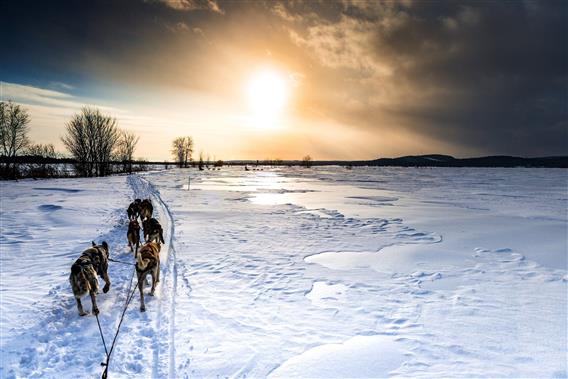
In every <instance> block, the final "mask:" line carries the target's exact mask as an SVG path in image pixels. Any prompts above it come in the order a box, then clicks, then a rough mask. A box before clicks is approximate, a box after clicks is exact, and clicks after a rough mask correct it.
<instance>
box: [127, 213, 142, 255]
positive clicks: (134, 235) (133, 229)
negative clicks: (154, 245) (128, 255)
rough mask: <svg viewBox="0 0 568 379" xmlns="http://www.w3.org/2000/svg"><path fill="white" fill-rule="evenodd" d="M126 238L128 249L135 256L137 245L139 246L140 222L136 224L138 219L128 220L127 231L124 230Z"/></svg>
mask: <svg viewBox="0 0 568 379" xmlns="http://www.w3.org/2000/svg"><path fill="white" fill-rule="evenodd" d="M126 238H127V239H128V246H130V251H131V252H133V253H134V255H135V256H136V254H138V246H140V224H138V221H136V220H132V221H130V223H129V224H128V232H126Z"/></svg>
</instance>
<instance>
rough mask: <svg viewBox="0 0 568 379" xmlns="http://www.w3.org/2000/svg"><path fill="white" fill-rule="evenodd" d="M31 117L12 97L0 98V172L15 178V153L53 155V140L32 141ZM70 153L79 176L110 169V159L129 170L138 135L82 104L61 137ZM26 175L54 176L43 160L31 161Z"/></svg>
mask: <svg viewBox="0 0 568 379" xmlns="http://www.w3.org/2000/svg"><path fill="white" fill-rule="evenodd" d="M30 121H31V117H30V115H29V112H28V111H27V109H25V108H23V107H22V106H20V105H19V104H15V103H13V102H11V101H7V102H4V101H3V102H0V150H1V151H0V155H1V156H2V162H3V163H2V165H1V166H0V176H2V177H5V178H6V177H8V178H17V177H19V176H20V175H21V173H20V172H19V171H18V165H17V163H16V157H17V156H19V155H27V156H32V157H35V158H37V161H38V162H42V161H43V162H45V159H56V158H61V157H62V156H61V155H59V154H57V153H56V151H55V147H54V146H53V145H52V144H47V145H43V144H33V143H32V142H31V140H30V138H29V123H30ZM61 140H62V142H63V144H64V145H65V147H66V148H67V150H68V151H69V153H70V154H71V156H72V158H73V162H74V169H75V172H76V174H77V175H79V176H87V177H92V176H105V175H109V174H111V173H112V172H113V170H111V165H112V163H116V162H118V163H119V164H120V165H122V169H121V171H122V172H132V169H133V165H132V163H133V160H134V152H135V151H136V146H137V144H138V141H139V137H138V136H136V135H135V134H134V133H132V132H130V131H127V130H123V129H120V128H119V127H118V124H117V121H116V119H115V118H113V117H111V116H109V115H105V114H103V113H101V111H100V110H99V109H96V108H91V107H84V108H82V109H81V110H80V112H79V113H77V114H75V115H73V116H72V118H71V120H70V121H69V122H68V123H67V124H66V125H65V135H64V136H63V137H62V138H61ZM29 171H30V172H28V175H29V176H33V177H37V176H57V174H56V173H54V172H52V171H54V170H53V166H50V165H48V164H46V163H38V164H32V165H31V167H30V170H29Z"/></svg>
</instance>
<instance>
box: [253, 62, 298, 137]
mask: <svg viewBox="0 0 568 379" xmlns="http://www.w3.org/2000/svg"><path fill="white" fill-rule="evenodd" d="M247 100H248V105H249V108H250V110H251V112H252V114H253V118H254V123H255V124H256V126H258V127H261V128H274V127H276V126H278V123H279V121H280V119H281V117H282V115H283V113H284V108H285V106H286V102H287V100H288V82H287V79H286V76H284V75H283V74H281V73H279V72H278V71H273V70H263V71H260V72H258V73H256V74H255V75H254V76H253V77H252V78H251V80H250V82H249V83H248V87H247Z"/></svg>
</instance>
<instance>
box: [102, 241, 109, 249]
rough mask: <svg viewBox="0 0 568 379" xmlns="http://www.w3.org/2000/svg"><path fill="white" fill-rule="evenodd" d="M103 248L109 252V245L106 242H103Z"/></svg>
mask: <svg viewBox="0 0 568 379" xmlns="http://www.w3.org/2000/svg"><path fill="white" fill-rule="evenodd" d="M103 247H104V248H105V249H106V251H108V243H107V242H106V241H103Z"/></svg>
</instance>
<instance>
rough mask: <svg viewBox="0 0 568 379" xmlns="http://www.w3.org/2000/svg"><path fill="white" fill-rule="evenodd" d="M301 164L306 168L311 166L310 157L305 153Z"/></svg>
mask: <svg viewBox="0 0 568 379" xmlns="http://www.w3.org/2000/svg"><path fill="white" fill-rule="evenodd" d="M302 166H305V167H306V168H310V167H312V157H311V156H309V155H306V156H305V157H304V158H302Z"/></svg>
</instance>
